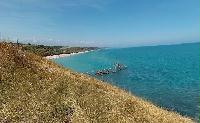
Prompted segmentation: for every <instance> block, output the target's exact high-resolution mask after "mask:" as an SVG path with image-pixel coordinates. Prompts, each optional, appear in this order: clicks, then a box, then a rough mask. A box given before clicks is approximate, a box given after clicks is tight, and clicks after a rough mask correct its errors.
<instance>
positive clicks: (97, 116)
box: [0, 43, 193, 123]
mask: <svg viewBox="0 0 200 123" xmlns="http://www.w3.org/2000/svg"><path fill="white" fill-rule="evenodd" d="M0 122H3V123H9V122H65V123H71V122H73V123H90V122H91V123H110V122H112V123H191V122H193V121H192V120H190V119H189V118H186V117H182V116H180V115H178V114H177V113H174V112H169V111H166V110H163V109H161V108H158V107H156V106H154V105H153V104H151V103H149V102H146V101H144V100H142V99H140V98H137V97H135V96H133V95H130V94H128V93H126V92H125V91H123V90H120V89H118V88H117V87H114V86H111V85H109V84H107V83H103V82H101V81H98V80H96V79H94V78H92V77H88V76H86V75H83V74H78V73H74V72H71V71H69V70H67V69H65V68H62V67H60V66H58V65H56V64H54V63H53V62H50V61H48V60H46V59H43V58H42V57H39V56H36V55H34V54H31V53H27V52H26V51H23V50H22V49H21V48H20V47H17V46H14V45H13V44H7V43H0Z"/></svg>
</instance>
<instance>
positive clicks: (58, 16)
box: [0, 0, 199, 47]
mask: <svg viewBox="0 0 200 123" xmlns="http://www.w3.org/2000/svg"><path fill="white" fill-rule="evenodd" d="M0 32H1V33H2V38H8V37H9V38H10V39H13V40H16V39H17V38H19V40H20V41H23V42H31V43H39V44H50V45H80V46H108V47H127V46H138V45H158V44H172V43H183V42H197V41H198V40H199V0H0Z"/></svg>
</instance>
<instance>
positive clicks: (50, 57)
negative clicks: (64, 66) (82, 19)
mask: <svg viewBox="0 0 200 123" xmlns="http://www.w3.org/2000/svg"><path fill="white" fill-rule="evenodd" d="M92 51H94V50H86V51H81V52H77V53H69V54H59V55H51V56H45V57H44V58H46V59H57V58H63V57H69V56H73V55H78V54H83V53H88V52H92Z"/></svg>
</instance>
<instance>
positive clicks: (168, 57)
mask: <svg viewBox="0 0 200 123" xmlns="http://www.w3.org/2000/svg"><path fill="white" fill-rule="evenodd" d="M53 61H54V62H56V63H58V64H60V65H62V66H64V67H66V68H69V69H71V70H73V71H76V72H80V73H85V74H88V75H90V76H93V77H96V78H97V79H100V80H103V81H104V82H107V83H110V84H112V85H115V86H118V87H119V88H121V89H124V90H126V91H128V92H129V93H132V94H133V95H136V96H138V97H140V98H143V99H144V100H147V101H150V102H152V103H153V104H155V105H157V106H159V107H162V108H164V109H166V110H169V111H175V112H178V113H179V114H181V115H184V116H188V117H191V118H192V119H194V120H195V121H199V43H186V44H178V45H160V46H143V47H131V48H103V49H100V50H96V51H92V52H88V53H84V54H78V55H74V56H70V57H63V58H59V59H54V60H53ZM115 63H120V64H123V65H126V66H127V69H124V70H121V71H118V72H116V73H111V74H106V75H103V76H98V75H95V71H98V70H102V69H107V68H112V67H113V64H115Z"/></svg>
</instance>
